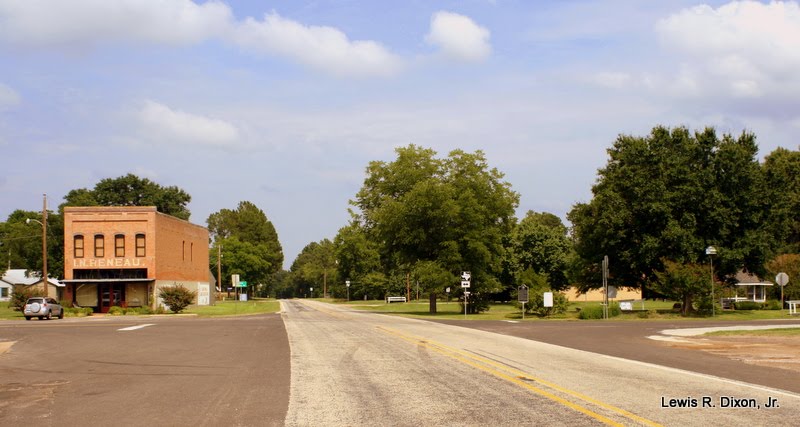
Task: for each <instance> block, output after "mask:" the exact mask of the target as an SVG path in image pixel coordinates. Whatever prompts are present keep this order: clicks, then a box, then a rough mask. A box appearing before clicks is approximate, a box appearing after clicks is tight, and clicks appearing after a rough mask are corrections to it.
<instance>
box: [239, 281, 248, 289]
mask: <svg viewBox="0 0 800 427" xmlns="http://www.w3.org/2000/svg"><path fill="white" fill-rule="evenodd" d="M239 287H240V288H246V287H247V282H245V281H244V280H242V281H241V282H239Z"/></svg>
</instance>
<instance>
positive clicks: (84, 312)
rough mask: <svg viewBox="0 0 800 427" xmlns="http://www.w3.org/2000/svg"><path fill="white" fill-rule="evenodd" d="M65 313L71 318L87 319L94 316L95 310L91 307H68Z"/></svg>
mask: <svg viewBox="0 0 800 427" xmlns="http://www.w3.org/2000/svg"><path fill="white" fill-rule="evenodd" d="M64 313H65V314H66V315H67V316H69V317H85V316H91V315H92V314H94V310H93V309H92V308H91V307H68V308H66V309H65V310H64Z"/></svg>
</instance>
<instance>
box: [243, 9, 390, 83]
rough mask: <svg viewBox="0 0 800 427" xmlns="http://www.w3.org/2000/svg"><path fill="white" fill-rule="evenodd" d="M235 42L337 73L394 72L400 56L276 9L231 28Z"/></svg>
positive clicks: (383, 74) (369, 73) (370, 73)
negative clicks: (298, 19) (304, 23)
mask: <svg viewBox="0 0 800 427" xmlns="http://www.w3.org/2000/svg"><path fill="white" fill-rule="evenodd" d="M232 40H233V42H234V43H236V44H237V45H239V46H241V47H244V48H246V49H249V50H253V51H255V52H260V53H268V54H276V55H280V56H284V57H287V58H290V59H292V60H294V61H296V62H299V63H301V64H304V65H308V66H311V67H313V68H316V69H320V70H323V71H327V72H331V73H333V74H338V75H357V76H358V75H366V76H371V75H378V76H385V75H391V74H394V73H396V72H397V71H399V70H400V68H402V60H401V59H400V58H399V57H397V56H396V55H394V54H392V53H391V52H390V51H388V50H387V49H386V48H384V47H383V46H382V45H381V44H380V43H377V42H374V41H368V40H367V41H365V40H355V41H351V40H349V39H348V38H347V35H346V34H344V33H343V32H341V31H340V30H338V29H336V28H333V27H322V26H306V25H303V24H301V23H298V22H295V21H292V20H290V19H286V18H283V17H281V16H279V15H278V14H276V13H271V14H268V15H265V16H264V20H263V21H257V20H255V19H253V18H247V19H246V20H244V21H243V22H242V23H241V24H239V25H238V26H237V27H236V29H235V30H234V32H233V36H232Z"/></svg>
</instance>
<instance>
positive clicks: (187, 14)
mask: <svg viewBox="0 0 800 427" xmlns="http://www.w3.org/2000/svg"><path fill="white" fill-rule="evenodd" d="M232 16H233V15H232V12H231V10H230V8H229V7H228V6H227V5H225V4H223V3H221V2H218V1H209V2H207V3H203V4H201V5H198V4H195V3H194V2H192V1H190V0H117V1H109V0H71V1H49V0H25V1H16V0H0V40H2V41H5V42H9V43H13V44H17V45H23V46H31V45H32V46H53V45H55V46H64V45H67V46H70V45H73V46H83V45H87V44H88V45H94V44H98V43H106V42H114V41H144V42H152V43H167V44H189V43H196V42H199V41H202V40H205V39H208V38H212V37H215V36H218V35H220V34H222V33H224V32H225V31H227V30H228V27H229V26H230V25H231V21H232Z"/></svg>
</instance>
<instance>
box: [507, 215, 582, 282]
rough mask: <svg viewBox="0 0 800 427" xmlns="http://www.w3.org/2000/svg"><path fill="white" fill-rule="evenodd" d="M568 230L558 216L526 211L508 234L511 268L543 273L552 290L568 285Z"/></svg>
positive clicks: (519, 270)
mask: <svg viewBox="0 0 800 427" xmlns="http://www.w3.org/2000/svg"><path fill="white" fill-rule="evenodd" d="M567 232H568V230H567V227H566V226H565V225H564V224H563V223H562V222H561V219H560V218H558V217H557V216H555V215H553V214H551V213H547V212H542V213H537V212H533V211H528V213H527V214H526V215H525V218H523V219H522V221H520V222H519V224H517V225H516V227H514V231H513V233H512V235H511V250H510V252H511V258H512V264H513V267H512V268H513V269H514V270H515V271H516V272H522V271H525V270H528V269H531V270H533V271H534V272H535V273H537V274H541V275H545V276H546V277H547V283H548V284H549V285H550V286H551V287H552V288H553V289H563V288H565V287H567V286H568V285H569V281H568V280H567V269H568V265H567V263H568V260H569V255H570V251H571V250H572V243H571V242H570V240H569V237H568V235H567Z"/></svg>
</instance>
